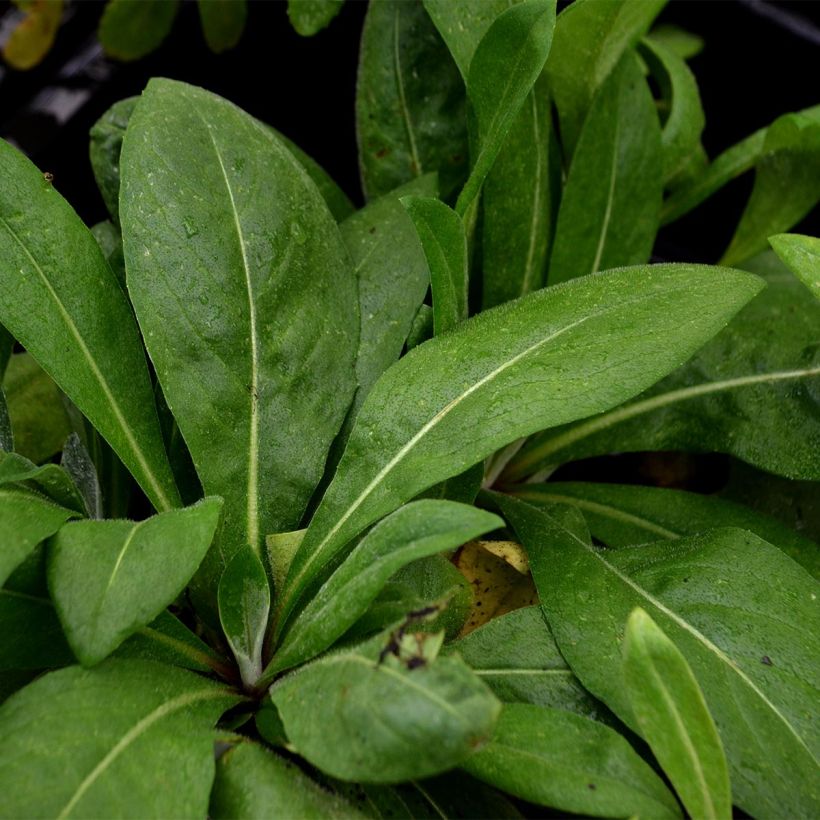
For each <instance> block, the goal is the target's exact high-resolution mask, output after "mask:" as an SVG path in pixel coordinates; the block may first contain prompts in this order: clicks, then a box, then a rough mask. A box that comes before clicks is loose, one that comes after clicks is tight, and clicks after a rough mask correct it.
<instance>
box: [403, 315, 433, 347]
mask: <svg viewBox="0 0 820 820" xmlns="http://www.w3.org/2000/svg"><path fill="white" fill-rule="evenodd" d="M432 338H433V308H432V307H430V305H425V304H422V305H421V306H420V307H419V311H418V313H417V314H416V317H415V319H413V324H412V325H411V326H410V332H409V333H408V334H407V342H406V347H407V350H412V349H413V348H414V347H418V346H419V345H420V344H421V343H422V342H426V341H428V340H429V339H432Z"/></svg>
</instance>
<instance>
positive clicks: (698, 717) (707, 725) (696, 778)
mask: <svg viewBox="0 0 820 820" xmlns="http://www.w3.org/2000/svg"><path fill="white" fill-rule="evenodd" d="M623 656H624V661H623V669H624V681H625V682H626V687H627V696H628V697H629V702H630V704H631V706H632V711H633V713H634V715H635V720H636V721H637V723H638V726H639V727H640V729H641V734H643V736H644V737H645V738H646V740H647V742H648V743H649V745H650V747H651V748H652V751H653V753H654V754H655V757H656V758H657V759H658V761H659V762H660V764H661V766H662V767H663V770H664V772H665V773H666V775H667V776H668V777H669V779H670V780H671V781H672V785H673V786H674V787H675V790H676V791H677V793H678V795H679V796H680V798H681V801H682V802H683V805H684V806H686V810H687V811H688V812H689V815H690V816H691V817H703V818H708V820H717V819H718V818H722V819H723V820H730V818H731V817H732V792H731V787H730V785H729V771H728V768H727V766H726V757H725V755H724V754H723V744H722V743H721V742H720V735H719V734H718V732H717V729H716V728H715V722H714V721H713V720H712V716H711V715H710V714H709V709H708V707H707V706H706V702H705V701H704V699H703V693H702V692H701V691H700V687H699V686H698V682H697V680H696V679H695V676H694V675H693V674H692V670H691V668H690V667H689V664H688V663H687V662H686V658H684V657H683V655H682V654H681V653H680V650H679V649H678V648H677V647H676V646H675V644H674V643H672V641H670V640H669V638H667V637H666V635H664V633H663V630H662V629H661V628H660V627H659V626H658V625H657V624H656V623H655V622H654V621H653V620H652V619H651V618H650V617H649V615H647V614H646V612H644V610H642V609H641V608H640V607H638V608H637V609H634V610H633V611H632V614H631V615H630V616H629V620H628V621H627V622H626V632H625V634H624V644H623Z"/></svg>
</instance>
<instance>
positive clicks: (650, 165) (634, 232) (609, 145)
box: [549, 53, 663, 284]
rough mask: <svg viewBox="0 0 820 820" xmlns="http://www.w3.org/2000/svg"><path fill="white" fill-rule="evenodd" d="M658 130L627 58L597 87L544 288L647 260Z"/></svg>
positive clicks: (658, 166)
mask: <svg viewBox="0 0 820 820" xmlns="http://www.w3.org/2000/svg"><path fill="white" fill-rule="evenodd" d="M662 161H663V158H662V155H661V130H660V123H659V122H658V115H657V112H656V111H655V105H654V103H653V101H652V96H651V94H650V93H649V87H648V86H647V84H646V80H645V79H644V77H643V74H642V72H641V69H640V67H639V65H638V61H637V58H636V57H635V55H634V54H633V53H629V54H626V55H625V56H624V57H623V59H622V60H621V62H620V63H619V64H618V66H617V68H615V69H614V70H613V72H612V74H611V76H610V77H609V79H608V80H607V81H606V82H605V83H604V84H603V85H602V86H601V88H600V90H599V92H598V94H597V95H596V97H595V99H594V100H593V102H592V105H591V107H590V109H589V114H588V115H587V118H586V120H585V121H584V127H583V129H582V130H581V134H580V137H579V139H578V145H577V147H576V149H575V153H574V154H573V155H572V164H571V165H570V169H569V174H568V176H567V182H566V186H565V187H564V192H563V195H562V197H561V208H560V210H559V211H558V223H557V225H556V227H555V242H554V244H553V248H552V256H551V258H550V266H549V282H550V284H557V283H558V282H564V281H566V280H567V279H574V278H575V277H578V276H586V275H587V274H589V273H595V272H596V271H599V270H607V269H609V268H613V267H616V266H619V265H633V264H642V263H644V262H646V261H647V260H648V259H649V255H650V253H651V252H652V243H653V242H654V241H655V234H656V233H657V232H658V222H659V219H660V207H661V194H662V190H663V172H662Z"/></svg>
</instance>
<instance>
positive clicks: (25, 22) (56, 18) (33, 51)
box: [3, 0, 63, 71]
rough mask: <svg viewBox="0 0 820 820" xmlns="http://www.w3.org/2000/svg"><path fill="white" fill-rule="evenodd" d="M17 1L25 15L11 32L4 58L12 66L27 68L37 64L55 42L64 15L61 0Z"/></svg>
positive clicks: (24, 69) (4, 49) (25, 69)
mask: <svg viewBox="0 0 820 820" xmlns="http://www.w3.org/2000/svg"><path fill="white" fill-rule="evenodd" d="M18 5H19V6H20V7H21V8H24V10H25V12H26V16H25V17H24V18H23V19H22V20H21V21H20V22H19V24H18V25H17V28H16V29H14V31H13V32H12V33H11V37H9V39H8V42H7V43H6V45H5V47H4V48H3V58H4V59H5V61H6V62H7V63H8V64H9V65H10V66H11V67H12V68H17V69H19V70H20V71H27V70H28V69H30V68H34V66H36V65H39V63H40V62H42V60H43V58H44V57H45V56H46V54H48V52H49V49H50V48H51V46H52V45H53V44H54V38H55V37H56V36H57V28H58V27H59V25H60V18H61V17H62V16H63V0H32V2H29V3H26V4H25V5H24V4H22V3H18Z"/></svg>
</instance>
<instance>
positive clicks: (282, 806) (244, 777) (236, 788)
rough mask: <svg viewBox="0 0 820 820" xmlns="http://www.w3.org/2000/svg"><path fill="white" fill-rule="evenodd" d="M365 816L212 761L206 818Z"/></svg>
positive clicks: (267, 754) (290, 782)
mask: <svg viewBox="0 0 820 820" xmlns="http://www.w3.org/2000/svg"><path fill="white" fill-rule="evenodd" d="M291 2H292V0H291ZM365 816H366V815H363V814H361V813H360V812H358V811H357V810H356V809H355V808H354V806H353V805H352V804H350V803H348V802H347V801H346V800H344V799H343V798H341V797H339V796H338V795H335V794H333V793H332V792H329V791H327V790H326V789H323V788H322V787H321V786H319V785H318V784H317V783H315V782H314V781H313V780H311V779H310V778H309V777H308V776H307V775H305V774H304V773H303V772H302V771H301V770H300V769H299V767H298V766H296V765H295V764H294V763H291V762H290V761H289V760H285V759H284V758H282V757H279V756H278V755H275V754H273V752H271V751H269V750H268V749H266V748H264V746H258V745H257V744H255V743H250V742H248V743H240V744H239V745H237V746H234V748H232V749H230V750H228V751H227V752H225V754H223V755H222V756H221V757H220V758H219V759H218V760H217V762H216V777H215V778H214V786H213V790H212V791H211V803H210V806H209V807H208V817H213V818H214V820H221V818H225V820H228V818H230V820H259V818H260V817H299V818H303V820H348V818H363V817H365Z"/></svg>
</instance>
